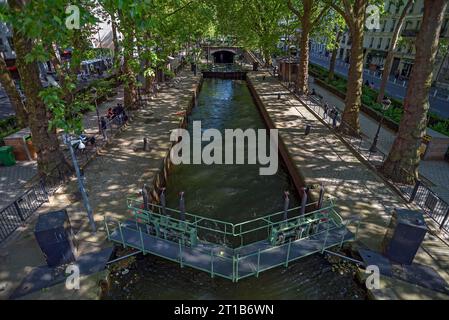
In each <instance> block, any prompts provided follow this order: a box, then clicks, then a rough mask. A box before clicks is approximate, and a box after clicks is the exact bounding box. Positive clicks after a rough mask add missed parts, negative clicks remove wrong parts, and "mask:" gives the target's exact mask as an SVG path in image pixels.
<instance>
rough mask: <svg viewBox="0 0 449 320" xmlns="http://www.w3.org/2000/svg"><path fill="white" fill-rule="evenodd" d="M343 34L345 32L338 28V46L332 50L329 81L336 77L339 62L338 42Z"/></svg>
mask: <svg viewBox="0 0 449 320" xmlns="http://www.w3.org/2000/svg"><path fill="white" fill-rule="evenodd" d="M342 35H343V32H342V31H341V30H338V32H337V36H336V38H335V42H336V44H337V46H336V47H335V49H334V50H332V54H331V60H330V62H329V75H328V76H327V78H328V80H329V81H330V80H333V79H334V75H335V64H336V62H337V53H338V44H339V43H340V40H341V36H342Z"/></svg>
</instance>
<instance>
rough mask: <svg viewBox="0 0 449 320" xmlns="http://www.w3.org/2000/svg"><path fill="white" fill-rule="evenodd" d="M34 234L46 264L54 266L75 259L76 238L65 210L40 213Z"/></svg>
mask: <svg viewBox="0 0 449 320" xmlns="http://www.w3.org/2000/svg"><path fill="white" fill-rule="evenodd" d="M34 235H35V237H36V240H37V242H38V243H39V246H40V248H41V250H42V252H43V254H44V256H45V259H46V261H47V264H48V266H50V267H55V266H59V265H62V264H66V263H70V262H72V261H75V260H76V240H75V236H74V234H73V230H72V227H71V225H70V220H69V216H68V215H67V211H66V210H61V211H53V212H48V213H46V214H42V215H40V216H39V218H38V221H37V223H36V227H35V228H34Z"/></svg>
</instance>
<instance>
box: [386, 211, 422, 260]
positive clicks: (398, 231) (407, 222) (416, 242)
mask: <svg viewBox="0 0 449 320" xmlns="http://www.w3.org/2000/svg"><path fill="white" fill-rule="evenodd" d="M426 233H427V225H426V222H425V221H424V217H423V214H422V212H420V211H413V210H408V209H395V210H394V213H393V215H392V217H391V222H390V225H389V226H388V229H387V233H386V234H385V238H384V240H383V243H382V247H383V250H384V254H385V255H386V256H387V257H388V258H389V259H390V260H391V261H394V262H396V263H400V264H405V265H409V264H412V262H413V259H414V258H415V255H416V252H417V251H418V249H419V247H420V246H421V243H422V241H423V240H424V237H425V235H426Z"/></svg>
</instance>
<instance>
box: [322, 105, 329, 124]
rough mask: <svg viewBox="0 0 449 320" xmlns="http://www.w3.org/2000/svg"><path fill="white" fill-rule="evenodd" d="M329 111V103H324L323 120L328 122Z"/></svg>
mask: <svg viewBox="0 0 449 320" xmlns="http://www.w3.org/2000/svg"><path fill="white" fill-rule="evenodd" d="M328 111H329V105H328V104H327V102H325V103H324V114H323V119H324V120H326V117H327V112H328Z"/></svg>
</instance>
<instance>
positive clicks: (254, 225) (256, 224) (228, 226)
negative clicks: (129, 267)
mask: <svg viewBox="0 0 449 320" xmlns="http://www.w3.org/2000/svg"><path fill="white" fill-rule="evenodd" d="M127 205H128V208H129V209H130V210H131V211H132V213H133V215H134V217H135V218H136V219H137V220H139V221H140V222H143V223H151V221H152V220H154V219H157V220H158V221H163V222H164V224H166V225H172V226H175V225H183V226H185V227H188V228H195V229H196V230H198V236H199V237H201V238H202V240H203V241H209V242H215V241H218V239H221V240H222V241H221V242H222V243H224V244H230V245H234V246H235V245H237V243H236V241H238V245H239V246H243V245H244V244H245V242H248V241H250V242H254V241H256V240H258V239H257V238H260V239H261V237H262V238H263V237H265V236H264V234H266V235H267V237H269V236H270V232H271V230H272V229H273V228H278V227H280V226H282V225H285V224H289V223H293V224H295V225H297V226H300V225H307V224H311V223H314V222H317V221H320V220H322V219H330V220H332V221H333V222H334V224H336V225H342V223H343V222H342V218H341V217H340V215H339V214H338V213H337V212H336V211H335V209H334V204H333V202H332V200H327V202H326V203H325V206H324V207H323V208H321V209H319V210H315V211H311V212H307V211H310V210H311V209H312V208H314V207H315V206H316V205H317V203H316V202H314V203H309V204H307V205H306V208H305V210H303V211H304V212H306V213H305V214H301V212H302V210H301V206H298V207H294V208H291V209H288V210H287V219H284V217H285V213H284V211H278V212H275V213H272V214H269V215H266V216H263V217H260V218H256V219H252V220H248V221H244V222H241V223H236V224H234V223H230V222H225V221H222V220H218V219H213V218H207V217H203V216H199V215H195V214H191V213H188V212H185V213H184V217H185V220H181V219H180V218H181V211H179V210H177V209H172V208H168V207H165V208H164V207H162V206H160V205H157V204H149V208H148V210H145V209H143V206H144V203H143V201H142V200H140V199H132V198H130V199H127ZM263 231H264V232H265V233H262V232H263ZM245 237H246V240H247V241H244V240H245ZM210 239H213V240H215V241H213V240H210ZM235 239H237V240H235ZM260 239H259V240H260Z"/></svg>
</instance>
